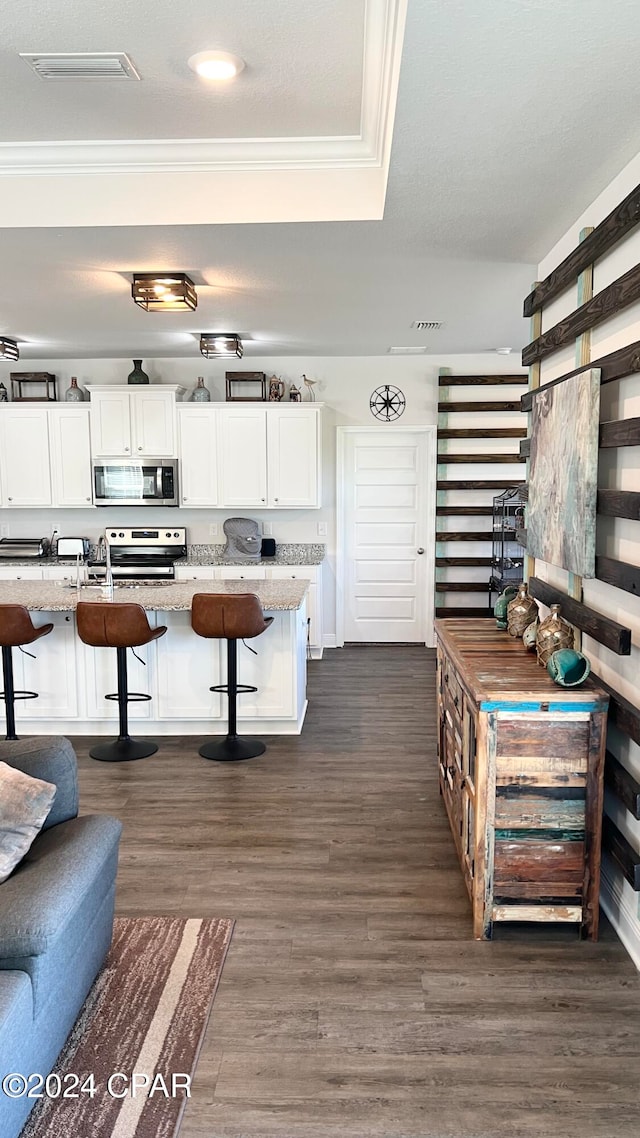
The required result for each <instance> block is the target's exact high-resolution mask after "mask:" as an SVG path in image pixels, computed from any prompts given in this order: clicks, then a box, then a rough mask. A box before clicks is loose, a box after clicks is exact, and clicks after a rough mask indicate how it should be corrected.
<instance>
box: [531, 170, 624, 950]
mask: <svg viewBox="0 0 640 1138" xmlns="http://www.w3.org/2000/svg"><path fill="white" fill-rule="evenodd" d="M639 183H640V154H639V155H638V156H637V157H636V158H634V159H633V161H632V162H630V163H629V165H628V166H627V167H626V168H625V169H624V170H623V171H622V173H621V174H620V175H619V176H618V177H617V178H615V179H614V181H613V182H611V184H610V185H609V186H608V187H607V189H606V190H605V191H604V192H603V193H602V194H601V195H600V196H599V197H598V198H596V200H595V202H593V204H592V205H591V206H589V208H588V209H587V210H585V212H584V213H583V214H582V216H581V217H580V218H578V220H577V221H576V222H575V224H574V225H573V226H572V227H571V229H570V230H569V231H568V232H567V233H566V234H565V235H564V237H563V238H562V239H561V240H560V241H559V242H558V244H557V245H556V246H555V247H554V248H553V249H552V250H551V252H550V253H549V254H548V256H547V257H545V259H544V261H542V262H541V264H540V267H539V274H538V276H539V279H540V280H542V279H543V278H544V277H546V276H547V275H548V274H549V273H550V272H551V271H552V270H553V269H554V268H555V267H556V266H557V265H558V263H559V262H560V261H561V260H562V259H563V258H564V257H566V255H567V254H568V253H570V252H571V250H572V249H573V248H575V246H576V245H577V243H578V237H579V233H580V230H581V229H583V228H585V227H586V226H595V225H598V224H599V222H601V221H602V220H603V218H604V217H606V216H607V214H608V213H610V211H611V210H612V209H613V208H614V207H615V206H616V205H618V204H619V203H620V202H621V201H622V199H623V198H624V197H626V195H627V194H628V193H629V192H630V191H631V190H632V189H634V188H635V186H637V185H638V184H639ZM639 261H640V232H638V230H635V231H634V232H633V233H632V234H631V235H630V236H629V237H627V238H626V239H625V240H624V241H622V242H621V243H620V244H619V245H617V246H616V247H615V248H614V249H613V250H612V251H611V252H610V253H609V254H608V256H606V257H604V258H603V259H602V260H601V261H598V263H597V264H596V266H595V271H594V292H599V291H600V290H601V289H602V288H605V287H606V285H608V284H610V283H611V281H613V280H615V279H616V278H617V277H619V276H621V275H622V274H623V273H625V272H627V270H628V269H630V268H632V267H633V266H634V265H636V264H637V263H638V262H639ZM575 307H576V291H575V289H570V290H568V291H567V292H566V293H564V295H563V296H561V297H559V298H558V300H557V301H555V302H554V303H553V304H551V305H549V307H548V308H547V309H546V310H545V312H544V314H543V317H544V319H543V328H544V329H547V328H549V327H551V326H552V325H553V324H555V323H556V322H557V321H558V320H560V319H561V318H562V317H563V316H566V315H567V314H568V313H569V312H571V311H572V310H573V309H574V308H575ZM638 339H640V303H638V304H634V305H633V306H632V307H629V308H627V309H626V310H625V311H624V312H622V313H620V314H619V315H617V316H615V317H613V318H612V319H610V320H607V321H606V322H605V323H603V324H601V325H600V326H599V327H598V328H595V329H594V330H593V332H592V340H591V343H592V356H591V358H592V359H597V358H598V357H599V356H602V355H605V354H606V353H607V352H612V351H615V349H616V348H621V347H624V346H625V345H626V344H629V343H631V342H632V341H634V340H638ZM574 366H575V363H574V351H573V348H571V347H569V348H565V349H563V350H562V351H559V352H556V353H555V354H554V355H553V356H552V357H551V359H550V361H548V362H543V367H542V382H543V383H545V382H546V381H548V380H550V379H553V378H555V377H556V376H558V375H562V373H563V372H565V371H567V370H571V369H572V368H573V367H574ZM638 415H640V375H633V376H629V377H628V378H627V379H624V380H621V381H618V382H614V383H611V384H607V385H605V386H604V387H603V388H602V389H601V412H600V419H601V421H603V422H604V421H608V420H613V419H627V418H631V417H632V416H638ZM639 468H640V448H639V447H623V448H621V449H617V450H616V449H612V450H608V451H603V452H602V453H601V456H600V470H599V485H600V486H601V487H608V488H609V489H617V490H638V489H640V476H639ZM597 552H598V553H600V554H603V555H605V556H607V557H613V558H615V559H617V560H620V561H627V562H630V563H631V564H634V565H640V523H639V522H634V521H627V520H624V519H617V518H599V519H598V529H597ZM536 572H537V574H538V575H539V576H540V577H543V578H545V579H547V580H549V581H551V582H553V583H554V584H555V585H557V586H558V587H559V588H563V587H564V586H565V584H566V580H567V574H566V573H565V572H564V571H563V570H561V569H557V568H555V567H552V566H548V565H545V564H544V563H543V562H540V561H537V562H536ZM584 600H585V603H586V604H588V605H591V606H592V607H593V608H594V609H596V610H597V611H598V612H600V613H603V614H604V615H605V616H608V617H611V618H612V619H613V620H617V621H618V622H619V623H620V624H623V625H625V626H627V627H629V628H631V631H632V649H631V655H630V656H616V655H615V654H614V653H613V652H611V651H610V650H609V649H608V648H604V647H603V646H602V645H601V644H598V643H597V642H596V641H594V640H592V639H590V638H589V637H585V638H584V644H583V650H584V651H585V652H586V653H587V655H588V656H589V657H590V659H591V660H592V662H593V665H594V669H595V670H596V671H597V672H598V674H599V675H601V676H602V678H603V679H604V680H606V681H607V682H609V683H610V684H611V686H612V687H614V688H615V689H616V690H617V691H619V692H620V693H621V694H622V695H623V696H626V698H627V699H629V700H630V701H631V703H633V704H634V705H635V706H636V707H638V706H639V705H640V696H639V694H638V674H639V671H640V598H639V597H634V596H632V595H631V594H630V593H626V592H624V591H622V590H620V589H614V588H613V587H612V586H610V585H605V584H602V583H601V582H598V581H585V583H584ZM609 747H610V749H611V750H612V751H613V752H614V753H615V754H616V755H617V756H618V757H619V758H620V760H621V762H622V763H623V764H624V766H626V767H627V769H628V770H630V771H632V772H633V773H634V774H635V775H636V777H638V778H640V748H639V747H638V746H637V745H636V744H634V743H632V742H631V741H630V740H629V739H626V738H624V737H622V736H619V735H618V734H617V733H616V731H615V729H613V728H612V729H610V734H609ZM606 810H607V813H609V814H610V816H611V817H612V818H613V819H614V821H615V823H616V825H617V826H618V828H619V829H620V830H621V831H622V832H623V833H624V834H625V835H626V837H627V838H628V840H629V841H630V842H631V844H632V845H633V846H634V847H635V849H636V850H640V822H637V821H636V820H635V819H634V818H632V816H631V815H630V814H629V813H628V811H627V810H626V809H625V808H624V807H623V806H621V805H619V804H618V802H617V800H616V799H615V798H614V797H613V796H607V801H606ZM603 903H604V905H605V908H606V910H607V912H608V914H609V916H610V917H612V919H613V920H614V922H615V924H616V927H617V928H618V931H619V933H620V935H621V937H622V939H623V940H624V943H625V944H626V946H627V948H628V950H629V952H630V953H631V955H632V956H633V958H634V960H635V962H636V964H637V965H638V967H640V919H639V902H638V894H636V893H635V892H634V891H633V889H631V887H630V886H629V885H628V884H627V882H626V881H625V880H624V878H623V876H622V874H621V873H620V872H619V871H618V870H617V869H616V868H615V867H614V866H612V865H611V864H610V863H608V862H605V866H604V882H603Z"/></svg>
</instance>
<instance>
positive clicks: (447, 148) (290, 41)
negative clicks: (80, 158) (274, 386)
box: [0, 0, 640, 358]
mask: <svg viewBox="0 0 640 1138" xmlns="http://www.w3.org/2000/svg"><path fill="white" fill-rule="evenodd" d="M133 7H134V8H137V6H133ZM190 7H191V5H189V4H187V5H185V6H183V8H181V9H180V11H179V12H178V9H177V8H175V9H173V8H172V9H171V11H172V12H174V13H175V15H174V21H175V23H174V27H175V28H176V29H177V28H179V26H180V23H181V21H182V20H183V14H182V13H183V11H185V10H186V11H189V10H190ZM196 7H198V8H199V7H200V3H199V2H194V4H193V8H196ZM207 7H208V8H211V7H214V6H212V5H208V6H207ZM247 7H248V3H247V2H242V3H240V0H238V2H234V3H232V2H231V0H228V3H223V4H216V5H215V10H216V13H218V12H219V11H223V12H224V13H225V14H226V16H228V24H227V29H228V32H229V34H227V35H226V36H225V40H224V46H225V47H229V48H230V49H231V50H234V51H237V52H239V53H240V54H241V55H243V56H244V57H245V58H247V59H249V56H250V51H249V50H248V48H247V46H246V45H247V42H248V41H247V39H246V36H247V34H248V33H247V30H246V27H245V21H242V20H240V19H239V18H238V13H240V11H242V12H243V13H246V10H247ZM74 8H75V10H77V11H81V12H83V13H85V14H86V16H87V19H90V20H91V22H93V19H94V15H95V18H96V20H97V21H98V23H99V24H100V28H101V30H102V32H103V33H104V29H106V28H108V26H109V20H110V17H111V15H112V14H115V15H114V19H115V25H114V27H115V31H114V34H112V35H111V36H110V39H109V43H108V46H111V47H114V48H117V49H118V50H129V49H130V47H131V45H130V43H129V42H127V37H126V35H124V33H123V30H122V29H123V27H124V25H123V24H122V23H121V20H122V19H123V18H124V16H125V15H126V13H127V11H128V10H129V5H126V4H124V3H122V2H121V3H115V4H114V3H111V4H109V5H107V4H102V3H101V4H98V5H96V6H92V7H87V6H86V5H80V4H76V5H75V6H74ZM253 8H254V9H255V11H256V13H258V12H262V13H263V16H265V14H266V13H268V15H269V17H270V18H271V19H272V20H273V21H276V19H277V20H278V21H279V18H280V16H281V15H282V14H283V13H285V12H286V13H289V25H290V26H289V27H288V29H287V28H284V31H283V33H282V35H281V37H280V40H279V43H278V45H276V46H277V47H278V52H277V55H276V57H274V58H275V59H277V62H273V60H272V65H273V66H274V68H275V69H276V74H275V76H273V77H270V79H269V81H268V82H270V83H272V84H273V86H274V87H277V86H278V84H280V88H281V93H282V98H281V99H280V101H279V102H278V101H276V102H275V103H274V107H273V113H272V108H271V105H270V103H268V102H266V103H265V105H264V106H260V107H256V106H255V104H252V105H251V106H249V105H248V104H247V103H246V101H245V95H244V94H243V92H245V93H247V92H248V91H249V88H248V87H241V86H240V85H238V87H237V92H238V95H237V99H236V96H235V95H234V100H236V102H235V103H234V105H233V107H232V105H231V103H229V105H228V106H226V108H225V115H224V116H223V117H224V120H225V125H224V132H223V133H226V134H228V135H238V134H241V133H242V131H243V130H244V131H245V132H246V133H250V134H253V135H256V134H257V133H258V132H259V130H260V129H264V130H266V131H267V132H268V133H270V134H273V133H275V132H276V130H277V129H281V127H279V126H277V122H276V120H277V117H278V115H279V114H280V110H279V108H280V109H282V108H283V107H284V111H283V113H287V107H286V103H287V101H290V102H291V103H292V104H293V103H294V102H295V103H296V110H295V111H294V110H293V108H291V109H290V111H289V113H290V114H291V115H292V116H293V115H294V114H300V115H301V116H302V118H301V120H300V121H302V119H304V123H303V125H302V126H301V127H298V128H296V129H301V130H302V131H303V133H305V134H307V133H312V131H313V130H318V129H320V127H319V125H318V121H317V119H315V118H314V115H315V111H312V110H311V109H310V108H309V107H307V106H306V105H305V106H304V107H303V108H302V110H300V107H299V104H298V103H297V100H298V98H299V95H300V90H299V87H300V85H299V82H296V83H295V84H293V85H292V84H291V83H290V81H289V78H288V77H287V70H286V69H287V68H288V66H289V56H290V54H291V52H290V49H291V48H292V46H294V45H295V44H301V43H302V42H303V41H304V42H307V41H308V39H309V36H310V35H311V38H313V39H316V38H317V35H318V27H319V23H318V21H319V22H320V23H321V22H322V21H323V20H324V19H325V18H326V19H327V20H328V19H329V17H330V16H331V14H332V13H333V16H332V18H334V19H337V20H339V19H340V18H341V14H343V15H344V14H345V13H347V15H346V16H345V19H346V20H347V16H348V15H349V14H350V15H351V17H352V23H353V24H354V25H355V20H356V14H357V18H358V21H360V23H361V5H358V4H355V5H353V6H352V5H351V4H350V3H345V2H344V0H335V3H334V2H331V3H326V4H325V3H320V2H316V3H315V4H314V5H313V6H311V5H308V4H306V3H305V4H304V5H303V4H302V3H300V2H298V0H296V2H291V3H289V2H283V3H269V4H268V3H265V0H257V2H256V3H255V4H254V5H253ZM303 8H304V11H303V10H302V9H303ZM140 9H141V11H142V13H143V14H144V15H145V17H146V20H147V25H146V28H147V30H146V34H147V36H148V38H149V40H150V41H152V42H153V43H154V44H155V43H156V36H159V37H162V38H163V39H164V40H165V41H166V40H167V39H168V36H169V26H170V24H169V17H168V12H169V6H168V4H166V3H165V0H158V3H155V4H153V5H150V4H147V3H142V4H141V5H140ZM311 10H312V11H313V12H314V13H315V15H313V16H311V15H309V12H310V11H311ZM39 11H40V9H39V8H38V7H37V6H36V5H35V4H33V3H30V4H27V5H21V6H20V7H17V8H14V9H13V15H12V20H13V31H11V35H10V41H11V43H14V44H15V43H16V42H17V39H16V36H17V32H16V30H15V28H16V26H17V25H18V26H19V25H20V23H21V21H22V20H23V17H24V14H25V12H26V13H31V15H30V17H29V18H30V19H33V20H34V21H35V20H36V18H37V16H38V13H39ZM154 13H157V14H158V19H157V20H156V18H155V15H154ZM234 13H235V14H236V17H235V19H234ZM131 18H133V17H131ZM265 18H266V16H265ZM141 19H142V17H141ZM307 21H309V23H307ZM347 22H348V20H347ZM360 23H359V25H358V26H360ZM156 25H158V27H159V31H158V32H156ZM301 25H304V28H303V27H301ZM278 26H281V27H284V25H280V24H279V25H278ZM349 27H350V28H351V27H352V24H349ZM360 30H361V29H360ZM232 31H233V34H231V32H232ZM116 33H117V34H116ZM48 34H49V35H50V31H49V33H48ZM177 34H178V33H177V32H176V36H177ZM180 34H181V33H180ZM34 35H35V33H34V32H33V31H30V32H29V34H28V35H26V34H21V35H20V37H19V41H20V42H19V47H20V49H21V50H27V51H29V50H34V49H35V50H39V49H40V48H42V47H43V46H51V43H50V42H48V43H47V44H46V45H43V44H42V43H41V42H40V40H39V39H36V40H35V42H34ZM639 35H640V5H638V4H637V0H608V2H605V0H564V2H563V3H562V4H559V3H558V2H557V0H529V2H525V0H517V2H516V0H484V2H483V3H479V2H478V0H448V2H447V3H446V4H443V3H441V2H439V0H437V2H436V0H410V3H409V14H408V20H407V27H406V35H405V49H404V56H403V64H402V71H401V76H400V88H399V94H398V105H397V112H396V123H395V131H394V142H393V149H392V157H391V166H390V173H389V183H388V192H387V204H386V210H385V216H384V220H383V221H380V222H368V221H367V222H346V223H336V222H333V223H332V222H328V223H322V224H295V225H293V224H292V225H283V224H279V225H255V224H254V225H245V226H242V225H231V226H218V227H216V226H207V227H199V226H182V227H173V228H168V227H148V228H138V229H133V230H132V229H117V230H114V229H69V230H47V229H39V230H38V231H35V230H34V231H24V230H13V231H9V230H6V231H4V233H3V234H2V263H3V273H2V276H1V278H0V333H2V334H8V335H15V336H17V337H18V338H19V339H23V340H24V341H25V343H24V345H23V356H24V357H27V358H28V357H29V356H31V357H33V358H35V357H37V356H41V357H47V356H51V357H54V356H56V355H57V356H60V357H64V356H74V355H75V356H78V357H83V356H91V355H107V356H122V355H124V356H133V354H135V353H137V352H139V353H141V354H143V355H144V356H146V357H147V358H148V357H151V356H154V355H156V356H171V355H178V356H182V355H184V356H188V355H196V354H197V344H196V342H195V340H194V338H193V334H194V333H197V332H199V331H200V330H209V329H214V328H219V329H226V328H228V329H229V330H236V329H237V330H238V331H240V332H243V333H245V334H247V335H250V336H253V337H254V348H252V347H251V345H250V344H249V354H250V353H251V351H252V350H254V351H255V354H260V355H264V354H269V352H271V353H272V354H274V355H275V354H277V355H283V354H307V353H308V354H312V353H315V354H319V355H325V354H326V355H330V354H332V353H334V354H366V355H369V354H376V353H378V352H385V351H386V350H387V348H388V347H389V346H390V345H410V344H419V343H425V344H426V345H427V346H428V349H429V351H430V352H436V353H437V352H438V351H442V352H443V353H444V352H467V351H482V350H489V349H490V348H492V347H498V346H503V345H510V346H512V347H513V348H514V349H517V348H519V347H520V346H521V345H522V344H523V343H524V342H525V341H526V339H527V325H526V323H525V322H524V321H523V320H522V318H521V306H522V298H523V296H524V294H525V293H526V292H527V291H528V290H529V286H530V284H531V281H532V280H533V277H534V267H533V266H534V264H535V262H536V261H537V260H538V259H539V258H540V257H541V256H543V255H544V254H545V253H546V252H547V251H548V249H549V248H550V247H551V245H552V244H553V243H554V242H555V240H556V239H557V238H558V237H559V236H560V235H561V234H562V233H563V232H564V230H565V229H566V228H567V227H568V226H569V225H570V224H571V222H572V221H573V220H574V219H575V218H576V217H577V216H578V215H579V214H580V213H581V211H582V210H583V209H584V208H585V207H586V206H587V205H588V203H589V201H591V200H592V199H593V198H594V197H595V196H596V194H597V193H598V192H599V191H600V190H601V189H602V188H603V187H604V186H605V185H606V184H607V183H608V182H609V181H610V179H611V178H612V177H613V176H614V175H615V174H616V173H617V172H618V171H619V170H620V169H621V168H622V166H623V165H624V164H625V163H626V161H628V160H629V159H630V158H631V157H632V156H633V155H634V154H636V153H637V152H638V151H639V150H640V118H639V117H638V114H637V107H638V103H639V95H640V69H638V67H637V62H636V60H635V57H634V53H633V51H632V50H631V49H630V45H631V44H633V43H634V42H637V40H638V36H639ZM98 38H99V39H100V40H101V44H100V45H99V44H97V43H96V42H94V41H95V40H96V39H98ZM267 38H269V37H267ZM356 38H357V37H356ZM105 39H106V35H105V34H101V36H100V37H97V36H92V37H91V38H90V39H89V40H87V41H86V42H83V44H82V46H83V47H91V48H95V47H97V46H103V47H104V46H105V43H104V41H105ZM339 40H340V36H329V37H327V36H326V35H325V36H324V38H323V42H322V45H321V46H322V52H323V53H324V55H326V56H327V60H326V61H325V62H324V63H323V67H325V66H326V67H327V68H329V69H330V70H331V69H334V68H335V69H336V71H335V73H336V74H337V73H338V72H340V74H341V75H342V76H343V78H345V90H346V88H347V87H349V88H350V89H351V86H352V83H351V80H352V79H353V76H351V79H350V80H348V81H347V79H346V76H347V72H348V66H349V64H348V60H347V59H346V58H345V55H344V52H343V49H342V44H341V43H340V42H338V41H339ZM252 42H253V41H252ZM271 42H272V43H275V40H274V39H273V37H272V40H271ZM62 46H63V47H69V44H68V43H65V44H63V45H62ZM203 46H206V45H205V43H204V42H203V39H202V37H200V38H199V39H198V42H197V43H196V44H195V45H194V47H193V48H191V47H190V48H189V49H188V50H195V49H196V48H200V47H203ZM314 46H315V47H317V46H318V45H317V44H315V45H314ZM6 52H7V44H6V42H5V44H4V46H3V48H2V53H3V54H2V60H3V67H4V66H5V64H6ZM186 53H187V49H185V47H184V45H183V42H182V41H181V43H180V50H179V52H178V51H177V52H176V60H177V59H178V58H179V60H180V64H181V65H182V63H183V61H184V57H185V54H186ZM132 54H133V56H134V59H135V62H136V63H137V64H138V65H139V66H141V67H142V61H141V59H139V58H138V55H137V54H136V52H134V51H132ZM347 54H348V53H347ZM360 58H361V50H360V49H359V50H358V60H360ZM352 63H353V61H352ZM21 66H22V67H23V68H24V70H25V73H26V76H27V78H30V76H29V72H28V71H27V69H26V67H24V64H21ZM2 74H3V78H2V79H1V81H0V93H1V92H2V91H3V90H4V94H5V97H4V99H0V107H1V106H2V105H4V106H5V108H8V109H7V117H8V118H9V119H10V120H11V122H12V124H17V123H20V124H21V123H22V120H21V119H20V118H18V116H16V115H15V105H16V99H15V98H14V96H13V94H12V87H11V85H10V84H9V85H7V79H6V72H4V71H3V73H2ZM298 74H299V73H298ZM25 81H26V80H25ZM37 82H38V81H37V80H35V79H33V83H37ZM142 86H143V85H142V84H130V85H128V87H127V89H131V90H133V91H140V90H141V89H142ZM329 87H330V88H331V89H330V90H327V92H326V96H327V106H326V107H323V108H322V113H324V112H325V111H326V115H327V123H328V122H329V120H331V121H332V122H333V123H334V125H335V122H336V121H337V119H340V120H341V121H342V122H343V123H344V122H347V121H351V120H350V119H349V114H350V113H351V112H350V111H349V110H348V108H347V107H346V105H342V106H341V107H340V110H339V113H338V112H337V106H336V104H335V103H333V100H334V99H335V98H337V97H338V96H337V95H336V93H335V92H334V91H333V84H330V85H329ZM39 89H43V90H44V91H45V92H46V93H47V97H49V96H48V93H49V92H50V90H51V87H45V85H44V84H42V83H40V84H39ZM86 90H87V86H86V85H85V86H84V87H83V92H86ZM317 90H318V87H317V85H316V86H314V91H316V93H317ZM83 97H84V95H83ZM92 98H95V99H96V101H97V105H98V106H99V105H100V101H99V100H98V99H97V96H92ZM105 99H106V96H105ZM106 105H107V104H106V102H105V103H104V104H103V110H104V120H103V122H102V128H103V131H104V135H103V136H107V135H108V134H109V133H112V134H113V136H114V137H115V136H117V133H118V130H117V129H116V124H114V120H113V119H112V118H111V117H110V116H109V114H107V111H106V109H105V108H106ZM334 111H336V115H334ZM232 112H233V113H232ZM332 115H333V116H334V117H333V118H332ZM27 118H28V122H29V124H30V125H31V126H32V127H33V118H32V117H29V116H28V117H27ZM290 121H293V120H292V119H291V120H290ZM304 124H307V125H304ZM120 126H121V123H120V120H118V122H117V127H118V129H119V128H120ZM162 129H164V124H160V123H158V125H157V130H158V131H159V132H161V131H162ZM328 129H329V128H328ZM331 129H333V128H331ZM344 129H346V128H344ZM349 129H351V128H349ZM181 130H182V134H183V136H185V135H188V134H189V133H192V132H191V123H190V122H182V127H181ZM216 130H218V131H219V132H221V127H220V124H218V125H217V127H216ZM172 132H173V133H174V134H176V133H177V132H176V130H175V129H174V128H172ZM193 133H197V132H193ZM23 137H24V135H23ZM60 137H62V135H60ZM155 268H176V269H177V268H182V269H185V270H187V271H188V270H192V271H193V272H194V273H195V274H196V275H197V276H198V275H200V279H201V280H202V281H204V282H207V283H206V287H204V286H203V287H201V288H200V289H199V294H200V305H199V308H198V310H197V312H196V313H195V314H189V315H184V316H182V315H179V316H171V317H169V316H166V317H162V316H155V315H154V316H150V315H147V314H144V313H141V312H139V311H138V310H136V309H135V307H134V305H133V303H132V301H131V300H130V298H129V295H128V289H129V285H128V280H127V278H126V274H127V273H130V272H131V271H133V270H134V269H138V270H143V269H155ZM423 318H424V319H437V320H443V321H444V322H445V327H444V329H443V330H442V332H440V333H434V334H431V335H429V336H428V338H427V339H425V338H424V336H421V335H420V334H419V333H417V332H415V330H412V329H411V328H410V324H411V321H412V320H414V319H423Z"/></svg>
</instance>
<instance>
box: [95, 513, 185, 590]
mask: <svg viewBox="0 0 640 1138" xmlns="http://www.w3.org/2000/svg"><path fill="white" fill-rule="evenodd" d="M101 544H102V545H103V550H104V554H105V556H104V558H103V557H102V556H101V555H100V554H99V556H98V564H97V565H94V566H93V567H92V569H91V572H92V574H93V573H96V575H97V576H99V577H100V576H104V574H105V573H106V565H107V562H110V563H111V572H112V575H113V579H114V581H132V582H140V580H141V579H142V580H149V581H162V580H164V581H172V580H173V579H174V578H175V564H176V562H177V561H180V560H182V559H183V558H184V557H186V556H187V531H186V529H181V528H180V527H176V528H173V527H169V526H166V527H164V528H162V529H125V528H124V526H122V527H121V528H118V527H115V526H114V527H113V528H111V527H109V529H107V530H106V531H105V534H104V539H103V540H102V542H101Z"/></svg>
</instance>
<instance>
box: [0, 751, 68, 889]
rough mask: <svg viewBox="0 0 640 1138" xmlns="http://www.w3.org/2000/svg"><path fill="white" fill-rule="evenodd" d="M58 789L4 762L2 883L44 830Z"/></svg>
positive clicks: (0, 784) (0, 788) (0, 767)
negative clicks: (44, 824) (43, 827)
mask: <svg viewBox="0 0 640 1138" xmlns="http://www.w3.org/2000/svg"><path fill="white" fill-rule="evenodd" d="M55 793H56V788H55V786H54V784H53V783H52V782H43V781H42V779H39V778H32V777H31V775H28V774H23V772H22V771H19V770H16V769H15V768H14V767H10V766H8V764H7V763H2V762H0V883H1V882H3V881H6V879H7V877H8V876H9V874H10V873H13V870H14V869H15V867H16V866H17V864H18V862H20V861H22V858H23V857H24V855H25V854H26V852H27V850H28V849H29V848H30V846H31V844H32V843H33V841H34V839H35V838H36V837H37V835H38V834H39V833H40V830H41V829H42V825H43V823H44V821H45V818H46V817H47V814H48V813H49V811H50V809H51V804H52V802H53V800H54V798H55Z"/></svg>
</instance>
